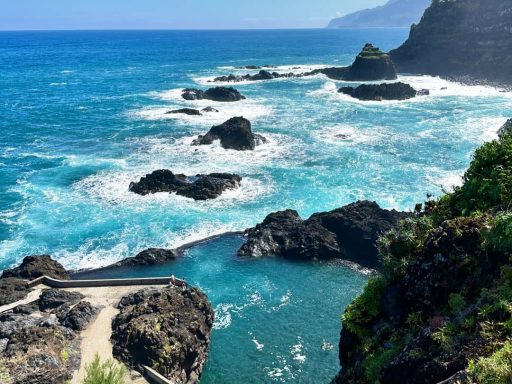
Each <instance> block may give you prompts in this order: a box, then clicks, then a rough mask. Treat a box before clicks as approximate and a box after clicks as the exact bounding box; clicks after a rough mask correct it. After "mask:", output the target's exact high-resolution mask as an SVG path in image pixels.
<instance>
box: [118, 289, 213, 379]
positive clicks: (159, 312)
mask: <svg viewBox="0 0 512 384" xmlns="http://www.w3.org/2000/svg"><path fill="white" fill-rule="evenodd" d="M119 309H120V313H119V315H117V316H116V318H115V319H114V321H113V324H112V328H113V334H112V342H113V344H114V349H113V353H114V356H115V357H116V358H117V359H118V360H120V361H123V362H124V363H125V364H127V365H128V366H130V367H131V368H133V369H136V370H138V371H139V372H143V371H144V370H143V366H144V365H147V366H149V367H151V368H153V369H155V370H156V371H157V372H159V373H160V374H162V375H164V376H165V377H167V378H168V379H170V380H171V381H173V382H176V383H187V384H194V383H197V382H198V381H199V378H200V376H201V372H202V369H203V365H204V363H205V361H206V359H207V356H208V348H209V344H210V332H211V329H212V326H213V319H214V313H213V310H212V308H211V306H210V304H209V302H208V299H207V298H206V296H205V295H204V294H203V293H202V292H200V291H199V290H197V289H195V288H191V289H185V290H183V289H182V288H176V287H169V288H165V289H163V290H155V289H146V290H142V291H139V292H137V293H134V294H131V295H129V296H127V297H124V298H123V299H122V300H121V302H120V303H119Z"/></svg>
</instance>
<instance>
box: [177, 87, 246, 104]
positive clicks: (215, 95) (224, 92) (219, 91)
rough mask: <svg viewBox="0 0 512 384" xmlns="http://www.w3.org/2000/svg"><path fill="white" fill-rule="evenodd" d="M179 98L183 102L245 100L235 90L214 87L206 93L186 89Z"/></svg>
mask: <svg viewBox="0 0 512 384" xmlns="http://www.w3.org/2000/svg"><path fill="white" fill-rule="evenodd" d="M181 96H182V97H183V98H184V99H185V100H212V101H219V102H234V101H240V100H244V99H245V96H243V95H242V94H241V93H240V92H238V91H237V90H236V89H234V88H227V87H215V88H210V89H208V90H207V91H201V90H199V89H191V88H187V89H184V90H183V93H182V95H181Z"/></svg>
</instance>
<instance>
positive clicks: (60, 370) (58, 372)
mask: <svg viewBox="0 0 512 384" xmlns="http://www.w3.org/2000/svg"><path fill="white" fill-rule="evenodd" d="M0 358H1V359H2V364H3V367H4V369H6V371H7V372H6V374H7V375H8V377H9V379H10V381H9V383H10V384H43V383H52V384H65V383H67V382H69V381H70V380H71V379H72V377H73V372H74V371H75V370H77V369H78V368H79V367H80V340H79V338H78V336H77V334H76V333H74V332H73V331H72V330H70V329H68V328H65V327H61V326H51V327H40V326H31V327H26V328H23V329H20V330H19V331H16V332H14V333H12V334H11V335H10V337H9V340H8V342H7V346H6V348H5V350H4V351H3V352H0Z"/></svg>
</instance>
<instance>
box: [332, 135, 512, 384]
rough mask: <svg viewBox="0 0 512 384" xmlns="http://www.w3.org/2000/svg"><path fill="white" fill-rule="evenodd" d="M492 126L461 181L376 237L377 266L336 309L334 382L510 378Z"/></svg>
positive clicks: (504, 158) (509, 138) (504, 163)
mask: <svg viewBox="0 0 512 384" xmlns="http://www.w3.org/2000/svg"><path fill="white" fill-rule="evenodd" d="M505 128H506V127H505ZM500 132H501V138H500V139H499V140H497V141H493V142H490V143H487V144H485V145H483V146H482V147H481V148H480V149H478V150H477V151H476V153H475V155H474V159H473V161H472V163H471V165H470V168H469V169H468V171H467V172H466V174H465V176H464V184H463V185H462V186H461V187H458V188H456V189H455V190H454V191H453V192H452V193H450V194H447V195H445V196H443V197H441V198H440V199H438V200H430V201H428V202H427V203H425V205H424V206H423V207H422V209H421V210H420V207H418V212H417V215H416V216H415V217H412V218H408V219H406V220H403V221H402V222H401V223H399V224H398V226H397V227H396V228H394V229H392V230H391V231H390V232H388V233H387V234H385V235H384V236H382V237H381V238H380V239H379V241H378V248H379V252H380V259H381V263H382V271H383V272H382V275H381V276H379V277H377V278H374V279H372V280H370V282H369V283H368V285H367V287H366V288H365V291H364V293H363V294H362V295H361V296H359V297H358V298H356V300H355V301H354V302H353V303H352V304H351V305H350V306H349V307H348V308H347V309H346V311H345V313H344V315H343V330H342V331H341V338H340V345H339V348H340V352H339V358H340V364H341V366H342V367H343V368H342V370H341V371H340V373H339V374H338V376H337V377H336V378H335V379H334V380H333V383H335V384H349V383H380V384H396V383H403V384H427V383H441V382H442V383H453V384H455V383H476V384H488V383H489V384H491V383H492V384H509V383H511V382H512V258H511V254H512V213H511V212H510V206H511V203H512V193H511V191H512V156H511V153H512V134H511V133H510V131H508V130H507V129H502V130H501V131H500Z"/></svg>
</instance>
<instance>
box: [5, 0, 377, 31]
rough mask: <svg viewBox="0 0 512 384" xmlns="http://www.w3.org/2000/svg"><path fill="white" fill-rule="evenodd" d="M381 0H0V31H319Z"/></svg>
mask: <svg viewBox="0 0 512 384" xmlns="http://www.w3.org/2000/svg"><path fill="white" fill-rule="evenodd" d="M385 2H386V0H317V1H311V0H2V1H1V3H2V4H1V8H0V9H1V11H0V30H34V29H49V30H58V29H246V28H247V29H267V28H270V29H272V28H322V27H325V26H326V25H327V23H328V22H329V20H331V19H332V18H335V17H337V16H342V15H344V14H347V13H350V12H353V11H357V10H360V9H363V8H368V7H374V6H377V5H382V4H384V3H385Z"/></svg>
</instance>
